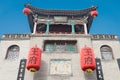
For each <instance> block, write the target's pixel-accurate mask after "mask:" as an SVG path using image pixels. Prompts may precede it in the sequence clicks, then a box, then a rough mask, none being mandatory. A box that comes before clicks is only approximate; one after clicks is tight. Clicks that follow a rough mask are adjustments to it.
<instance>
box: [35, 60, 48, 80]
mask: <svg viewBox="0 0 120 80" xmlns="http://www.w3.org/2000/svg"><path fill="white" fill-rule="evenodd" d="M48 75H49V70H48V64H47V63H46V62H45V61H41V67H40V70H39V71H37V72H35V74H34V77H33V80H47V76H48Z"/></svg>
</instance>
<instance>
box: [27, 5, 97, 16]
mask: <svg viewBox="0 0 120 80" xmlns="http://www.w3.org/2000/svg"><path fill="white" fill-rule="evenodd" d="M25 7H27V8H29V9H31V11H32V12H33V13H37V14H41V15H54V16H55V15H61V16H82V15H87V14H88V13H89V12H91V11H93V10H96V9H97V7H96V6H93V7H91V8H87V9H84V10H45V9H40V8H36V7H33V6H31V5H30V4H25Z"/></svg>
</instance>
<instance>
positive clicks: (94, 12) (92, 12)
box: [90, 10, 98, 18]
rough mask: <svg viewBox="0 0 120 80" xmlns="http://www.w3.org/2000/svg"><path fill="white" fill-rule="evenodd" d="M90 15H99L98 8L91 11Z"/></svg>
mask: <svg viewBox="0 0 120 80" xmlns="http://www.w3.org/2000/svg"><path fill="white" fill-rule="evenodd" d="M90 15H91V16H92V17H93V18H94V17H96V16H97V15H98V12H97V11H96V10H94V11H91V13H90Z"/></svg>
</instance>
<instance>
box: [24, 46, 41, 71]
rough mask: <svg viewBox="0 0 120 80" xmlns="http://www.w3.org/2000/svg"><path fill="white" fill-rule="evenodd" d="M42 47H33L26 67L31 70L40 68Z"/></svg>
mask: <svg viewBox="0 0 120 80" xmlns="http://www.w3.org/2000/svg"><path fill="white" fill-rule="evenodd" d="M41 53H42V51H41V49H40V48H38V47H37V46H35V47H32V48H31V49H30V51H29V54H28V59H27V64H26V68H27V69H28V70H29V71H30V72H36V71H38V70H39V69H40V65H41Z"/></svg>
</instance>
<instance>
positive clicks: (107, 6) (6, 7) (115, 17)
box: [0, 0, 120, 38]
mask: <svg viewBox="0 0 120 80" xmlns="http://www.w3.org/2000/svg"><path fill="white" fill-rule="evenodd" d="M28 2H30V3H31V5H32V6H35V7H37V8H43V9H60V10H61V9H62V10H63V9H65V10H82V9H86V8H89V7H91V6H92V5H95V6H98V9H97V11H98V16H97V17H96V18H95V19H94V21H93V23H92V26H91V29H90V34H115V35H118V36H119V38H120V9H119V8H120V4H119V3H120V0H1V1H0V38H1V37H2V34H24V33H25V34H26V33H30V28H29V24H28V20H27V16H26V15H24V14H23V12H22V11H23V8H24V4H25V3H28Z"/></svg>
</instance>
